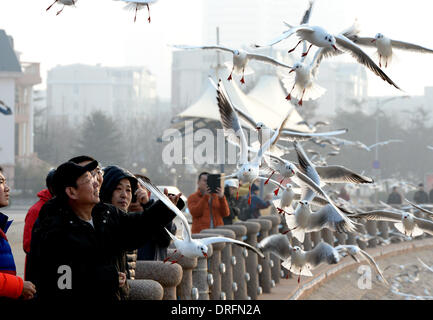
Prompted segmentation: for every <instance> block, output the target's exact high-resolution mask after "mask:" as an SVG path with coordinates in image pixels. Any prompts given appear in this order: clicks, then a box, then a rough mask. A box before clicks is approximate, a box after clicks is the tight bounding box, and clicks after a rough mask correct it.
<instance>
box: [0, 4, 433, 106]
mask: <svg viewBox="0 0 433 320" xmlns="http://www.w3.org/2000/svg"><path fill="white" fill-rule="evenodd" d="M206 1H217V0H183V1H176V0H160V1H158V2H157V3H155V4H154V5H151V8H150V12H151V17H152V22H151V23H150V24H149V23H148V22H147V10H146V9H145V10H141V11H139V12H138V15H137V22H136V23H134V22H133V19H134V12H133V11H126V10H123V7H124V3H123V2H122V1H113V0H91V1H90V0H87V1H86V0H79V1H77V7H76V8H73V7H65V9H64V10H63V12H62V13H61V14H60V15H59V16H56V12H57V11H58V10H59V9H60V8H61V5H58V4H56V5H54V6H53V7H52V8H51V10H49V11H48V12H46V11H45V9H46V8H47V7H48V6H49V5H50V4H51V3H52V2H53V0H46V1H32V0H23V1H16V0H2V1H1V2H0V29H4V30H5V31H6V32H7V34H8V35H11V36H12V37H13V38H14V41H15V49H16V50H17V51H19V52H22V60H23V61H31V62H40V63H41V76H42V79H43V82H44V83H43V84H42V85H39V86H37V87H36V88H45V81H46V72H47V70H49V69H51V68H52V67H55V66H56V65H67V64H73V63H83V64H91V65H95V64H97V63H100V64H102V65H103V66H123V65H140V66H146V67H148V68H149V70H150V71H151V72H152V73H153V74H155V75H156V77H157V91H158V96H159V97H160V98H162V99H168V98H169V97H170V87H171V83H170V81H171V80H170V79H171V61H172V59H171V52H172V49H171V48H170V47H168V44H179V43H184V44H194V45H200V44H205V43H203V40H202V28H201V26H202V24H203V17H202V12H203V8H202V5H203V4H204V3H205V2H206ZM233 2H234V1H233ZM251 2H253V1H251ZM266 2H267V1H266ZM272 2H273V1H269V5H271V4H272ZM290 3H293V10H290V12H288V13H287V19H286V20H287V21H288V22H291V23H293V24H296V23H298V21H299V18H300V17H301V16H302V14H303V11H304V10H305V8H306V7H307V6H308V1H307V0H292V1H290ZM432 8H433V4H432V3H431V1H427V0H414V1H411V2H407V1H403V0H397V1H392V2H390V1H372V0H367V1H362V2H361V1H347V0H346V1H344V0H316V3H315V7H314V11H313V13H312V16H311V20H310V21H311V24H312V25H321V26H324V27H325V28H327V29H328V30H329V31H330V32H338V31H341V30H342V29H345V28H346V27H348V26H349V25H351V24H352V23H353V21H354V19H355V18H358V21H359V24H360V27H361V33H360V35H362V36H374V35H375V34H376V33H378V32H381V33H383V34H385V35H387V36H389V37H391V38H395V39H398V40H403V41H407V42H413V43H416V44H419V45H422V46H426V47H430V48H433V37H431V36H430V30H431V29H433V21H432V19H431V17H430V15H431V12H432V10H431V9H432ZM284 29H285V28H284V25H283V24H282V23H281V31H284ZM274 36H275V34H269V39H271V38H273V37H274ZM258 40H261V39H258ZM221 41H222V43H223V42H224V36H223V35H222V37H221ZM295 42H296V39H295V38H293V39H290V40H288V41H287V42H285V43H284V44H282V47H284V48H286V47H287V48H288V47H290V46H291V45H292V44H293V43H295ZM245 44H249V43H245ZM366 51H367V53H369V54H370V55H371V56H373V52H374V50H373V49H371V50H368V49H367V50H366ZM397 57H398V59H396V60H395V61H393V65H392V66H391V67H390V68H387V69H384V70H385V72H386V73H387V74H388V75H389V76H390V77H391V78H392V79H393V80H394V81H395V82H396V83H397V84H398V85H399V86H400V87H401V88H402V89H404V90H405V91H406V92H407V93H408V94H417V95H421V94H423V88H424V87H425V86H433V77H431V76H430V71H431V70H432V66H433V55H425V54H424V55H423V54H417V53H405V52H402V51H398V52H397ZM343 59H344V61H354V60H353V59H352V58H350V57H345V58H343ZM319 72H320V70H319ZM367 73H368V75H369V94H370V95H392V94H401V92H399V91H398V90H396V89H394V88H392V87H390V86H389V85H387V84H386V83H384V82H383V81H382V80H380V79H379V78H377V77H375V76H372V73H371V72H370V71H368V72H367Z"/></svg>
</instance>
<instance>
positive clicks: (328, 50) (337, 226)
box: [0, 0, 433, 284]
mask: <svg viewBox="0 0 433 320" xmlns="http://www.w3.org/2000/svg"><path fill="white" fill-rule="evenodd" d="M121 1H124V2H126V3H127V4H126V6H125V9H128V10H133V11H135V15H134V22H135V21H136V18H137V11H138V10H141V9H144V8H147V10H148V13H149V17H148V22H149V23H150V22H151V18H150V8H149V5H151V4H153V3H155V2H156V0H121ZM56 3H57V4H60V5H63V7H62V8H61V9H60V10H59V11H58V12H57V15H58V14H60V13H61V12H62V11H63V9H64V7H65V6H75V5H76V3H77V0H55V1H54V2H53V3H52V4H51V5H50V6H49V7H48V8H47V9H46V10H47V11H48V10H50V9H51V7H52V6H53V5H55V4H56ZM313 5H314V1H310V3H309V8H308V9H307V10H306V11H305V13H304V15H303V17H302V19H301V22H300V24H299V25H296V26H293V25H290V24H288V23H285V25H286V26H287V28H288V29H287V30H286V31H284V32H282V33H281V34H280V35H278V36H277V37H275V38H274V39H272V40H270V41H268V42H267V43H265V44H254V45H252V46H251V49H250V50H245V49H240V48H229V47H226V46H221V45H204V46H190V45H174V46H173V47H174V48H176V49H181V50H217V51H222V52H227V53H230V54H232V61H231V62H228V63H226V66H227V67H228V69H229V70H230V74H229V76H228V78H227V81H231V80H232V79H233V75H234V74H235V75H240V76H241V78H240V83H241V84H245V75H246V74H249V73H252V72H254V71H253V70H252V69H251V68H250V67H249V66H248V63H249V62H250V61H252V60H255V61H258V62H261V63H267V64H270V65H273V66H274V67H275V68H276V69H277V70H278V72H277V73H278V74H279V75H280V77H281V78H282V79H281V80H282V83H283V84H284V86H285V88H286V91H287V93H288V94H287V96H286V97H285V99H287V100H289V101H292V100H296V101H297V105H298V106H302V105H303V101H304V100H314V99H317V98H319V97H320V96H321V95H323V93H324V92H325V90H326V89H325V88H323V87H321V86H319V85H318V84H317V83H316V77H317V73H318V70H319V68H320V62H321V61H322V60H323V59H325V58H332V57H334V56H337V55H341V54H349V55H351V56H352V57H353V58H354V59H355V60H356V61H357V62H358V63H360V64H362V65H364V66H365V67H366V68H368V69H369V70H370V71H371V72H373V73H374V74H375V75H377V76H378V77H380V78H381V79H382V80H384V81H385V82H386V83H388V84H389V85H391V86H393V87H395V88H396V89H399V90H401V89H400V87H399V86H398V85H397V84H396V83H395V82H394V81H393V80H392V79H391V78H390V77H389V76H388V75H387V74H386V73H385V72H384V71H383V70H382V69H381V68H382V65H384V66H385V68H386V67H388V65H389V64H390V62H391V61H392V57H393V49H400V50H410V51H415V52H418V53H433V50H431V49H428V48H425V47H422V46H419V45H416V44H411V43H407V42H403V41H399V40H394V39H390V38H387V37H385V36H384V35H383V34H381V33H378V34H377V35H376V36H375V37H374V38H369V37H361V36H359V33H360V30H359V26H358V24H357V22H355V23H354V24H353V25H352V26H351V27H349V28H348V29H346V30H344V31H342V32H341V33H337V34H331V33H329V32H328V31H327V30H326V28H324V27H323V26H318V25H312V24H310V22H309V20H310V17H311V14H312V9H313ZM293 35H296V36H297V37H298V38H299V41H298V42H297V44H296V46H294V47H293V48H291V49H289V50H288V53H289V54H293V53H294V52H295V51H296V49H297V48H298V46H299V45H300V44H303V52H302V54H301V56H300V57H299V59H297V60H296V61H295V62H294V63H293V65H289V64H287V63H284V62H281V61H278V60H277V59H275V58H273V57H270V56H267V55H262V54H257V53H254V51H253V50H255V48H260V47H271V46H274V45H276V44H278V43H283V42H284V41H285V40H287V39H289V38H290V37H292V36H293ZM361 47H375V48H376V49H377V54H378V56H379V61H378V63H379V65H377V64H376V63H375V62H374V60H373V59H372V58H370V56H369V55H368V54H367V53H366V52H364V50H363V49H362V48H361ZM313 48H315V50H316V51H315V54H314V56H313V58H312V59H311V60H310V61H308V60H307V59H308V58H307V57H308V55H309V53H310V51H311V50H312V49H313ZM292 73H294V74H295V75H294V77H293V75H292ZM211 83H212V84H213V86H214V87H215V90H216V100H217V104H218V110H219V113H220V118H221V124H222V127H223V129H224V135H225V137H226V139H227V141H228V142H230V143H232V144H234V145H236V146H238V147H239V148H240V152H239V158H238V161H237V169H236V171H235V172H234V173H232V174H230V175H228V176H226V178H237V179H238V180H239V181H242V182H243V183H247V184H248V185H249V196H248V203H249V204H250V203H251V185H252V184H253V183H254V182H255V181H258V180H262V181H264V183H265V184H268V183H272V184H273V185H275V187H276V189H275V190H274V194H275V197H276V199H275V200H273V204H274V206H275V208H276V210H277V212H278V213H279V214H280V215H282V217H283V218H284V221H285V223H286V225H287V227H288V230H287V231H286V232H285V233H284V234H282V233H281V234H275V235H271V236H268V237H266V238H264V239H263V240H262V241H260V243H259V244H258V245H257V247H254V246H251V245H249V244H248V243H245V242H243V241H238V240H234V239H230V238H226V237H209V238H204V239H193V238H192V235H191V228H190V226H189V223H188V221H187V219H186V218H185V216H184V215H183V213H182V212H181V211H180V210H179V209H178V208H177V207H176V206H175V205H174V204H173V203H172V202H171V201H170V200H169V198H168V197H167V196H166V195H165V194H164V193H162V192H161V191H160V190H159V189H158V188H157V187H156V186H154V185H153V184H152V182H151V181H150V180H148V179H138V181H139V183H140V184H141V185H143V186H144V187H145V188H146V189H147V190H149V191H150V192H152V194H153V195H154V196H155V197H157V198H158V199H159V200H161V201H162V202H163V203H164V204H165V205H166V206H167V207H168V208H169V209H170V210H172V211H173V212H174V213H175V214H176V215H177V216H178V217H179V218H180V220H181V222H182V225H183V231H182V238H178V237H177V236H175V235H173V234H171V233H170V232H169V231H168V230H166V231H167V233H168V234H169V235H170V237H171V238H172V239H173V243H174V245H175V247H176V250H178V251H179V252H180V253H181V257H183V256H185V257H190V258H193V257H202V256H204V257H207V252H208V246H209V245H211V244H212V243H218V242H230V243H232V244H236V245H240V246H243V247H246V248H247V249H249V250H251V251H253V252H254V253H256V254H257V255H259V256H260V257H262V258H264V257H265V255H264V253H265V252H273V253H274V254H276V255H277V256H278V257H279V258H280V259H281V260H282V266H283V267H285V268H286V269H287V270H289V271H290V272H292V273H294V274H297V275H299V277H298V283H299V282H300V278H301V275H302V276H312V271H313V270H314V269H315V268H316V267H318V266H319V265H320V264H322V263H327V264H337V263H339V262H340V261H341V259H342V258H343V257H345V256H350V257H352V258H353V259H355V260H356V261H360V258H362V259H365V260H366V261H367V262H368V263H369V264H370V265H371V266H372V267H373V268H374V269H375V270H376V273H377V274H378V275H379V276H380V278H381V279H382V280H383V283H384V284H388V283H387V280H386V279H385V278H384V276H383V273H382V271H381V270H380V268H379V266H378V265H377V263H376V262H375V261H374V259H373V258H372V257H371V256H370V255H369V254H368V253H367V252H366V251H364V250H362V249H361V248H360V247H359V246H357V245H337V246H335V247H334V246H332V245H330V244H328V243H325V242H320V243H319V244H317V245H316V246H315V247H314V248H313V249H312V250H309V251H305V250H303V249H302V247H301V246H302V243H303V242H304V240H305V235H306V234H308V233H311V232H317V231H320V230H322V229H325V228H326V229H329V230H331V231H334V232H338V233H343V234H353V235H356V239H357V241H358V243H360V242H365V241H369V240H371V239H377V240H379V239H382V240H381V241H382V242H383V243H385V244H386V243H387V242H386V241H385V240H386V239H383V238H381V237H380V236H379V235H376V236H375V235H366V234H363V233H362V232H360V229H362V227H363V225H362V224H360V223H359V221H365V220H376V221H389V222H392V223H394V227H395V229H396V231H397V232H396V233H395V234H392V235H391V233H390V235H391V236H392V237H395V238H396V239H397V238H398V239H400V240H401V239H403V240H407V239H411V238H413V237H418V236H421V235H423V234H424V233H426V234H430V235H433V221H432V220H431V219H430V218H431V217H433V212H432V211H430V210H428V209H426V208H425V207H422V206H419V205H416V204H413V203H411V202H409V201H408V200H406V201H407V202H408V204H409V207H408V208H400V209H397V208H395V207H390V206H387V205H384V207H385V208H383V209H377V210H373V211H363V210H362V209H361V208H359V207H357V206H355V205H354V204H352V203H350V202H348V201H343V200H342V199H336V198H335V196H331V195H330V194H331V193H330V192H331V188H326V187H327V186H329V185H330V186H332V185H334V184H341V183H343V184H348V185H349V186H350V185H351V186H355V187H356V186H359V185H373V184H374V181H373V179H372V178H370V177H368V176H365V175H363V173H357V172H355V171H353V170H351V169H349V168H346V167H343V166H339V165H327V164H326V163H323V162H322V163H318V162H313V160H314V159H313V157H316V156H320V154H319V153H317V154H316V155H314V156H313V157H312V158H310V157H309V156H308V152H305V150H304V148H303V145H302V142H305V141H311V142H313V143H315V144H317V145H321V146H325V145H329V146H331V147H333V148H334V151H333V152H332V153H329V154H328V155H329V156H331V155H336V154H338V152H339V151H340V149H341V147H342V146H353V147H357V148H360V149H364V150H366V151H371V150H372V149H373V148H377V147H379V146H383V145H387V144H390V143H397V142H402V140H396V139H391V140H387V141H381V142H378V143H375V144H373V145H370V146H367V145H365V144H364V143H362V142H360V141H349V140H345V139H342V138H337V137H336V136H337V135H342V134H345V133H346V132H347V131H348V130H347V129H345V128H343V129H335V130H331V131H325V132H316V130H317V129H318V128H319V127H321V126H329V125H330V124H329V123H327V122H323V121H319V122H316V123H314V124H310V123H308V122H307V121H305V122H299V123H298V124H305V125H306V126H308V127H309V128H310V129H311V130H313V131H315V132H300V131H295V130H288V129H286V128H285V127H286V124H287V121H288V118H289V115H290V112H289V111H288V112H287V114H286V115H285V116H284V118H282V119H280V121H279V123H280V124H279V126H278V127H276V128H270V127H268V126H267V125H266V124H265V123H263V122H261V121H259V120H260V119H259V118H255V117H258V116H259V115H250V114H248V113H247V112H245V111H244V110H247V108H242V106H239V105H235V104H234V103H233V102H232V100H231V98H230V96H229V94H228V92H227V90H226V89H225V85H224V83H223V81H222V80H221V79H219V81H218V83H214V82H213V81H212V80H211ZM282 98H283V97H282ZM0 106H4V107H7V106H6V105H5V104H4V103H2V102H1V101H0ZM288 110H289V108H288ZM0 111H2V112H3V109H0ZM3 113H4V112H3ZM246 128H249V129H250V130H251V129H252V130H257V133H258V136H259V139H258V140H259V147H255V146H252V145H249V144H248V142H247V139H246V133H245V132H244V131H245V130H246ZM283 141H284V142H286V143H287V142H289V143H293V148H291V150H294V151H295V154H296V159H297V162H293V161H289V160H287V159H284V158H283V157H284V156H285V155H286V154H287V151H288V150H289V148H282V147H281V143H282V142H283ZM427 148H429V149H432V150H433V147H431V146H428V147H427ZM274 175H275V176H278V177H279V178H275V179H276V180H275V179H273V178H274ZM277 180H278V181H277ZM285 181H286V182H285ZM287 181H290V183H287ZM414 212H416V214H415V213H414ZM420 215H423V217H420ZM295 239H296V240H297V241H298V242H299V243H301V245H300V246H299V245H298V246H297V245H294V244H293V241H294V240H295ZM291 241H292V243H291ZM387 241H390V240H387ZM174 262H176V261H173V262H172V263H174ZM430 270H431V269H430Z"/></svg>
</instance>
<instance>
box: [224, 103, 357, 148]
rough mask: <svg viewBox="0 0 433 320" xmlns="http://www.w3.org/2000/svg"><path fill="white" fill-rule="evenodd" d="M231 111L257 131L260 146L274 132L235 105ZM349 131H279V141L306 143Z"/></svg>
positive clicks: (345, 129) (344, 129)
mask: <svg viewBox="0 0 433 320" xmlns="http://www.w3.org/2000/svg"><path fill="white" fill-rule="evenodd" d="M232 106H233V109H235V111H236V112H237V113H238V115H239V116H240V118H241V119H243V120H244V121H245V122H246V123H247V124H248V125H249V126H250V127H251V128H255V129H257V132H258V134H259V137H258V139H259V141H260V142H261V144H263V143H264V141H263V136H267V137H268V138H269V137H271V136H272V135H273V134H274V132H275V130H274V129H271V128H269V127H268V126H266V124H264V123H263V122H261V121H256V120H255V119H254V118H253V117H252V116H251V115H249V114H248V113H246V112H244V111H242V110H241V109H240V108H238V107H237V106H235V105H232ZM348 131H349V130H348V129H347V128H343V129H336V130H334V131H328V132H301V131H295V130H288V129H281V130H280V140H284V141H307V140H310V139H312V138H315V137H329V136H335V135H340V134H344V133H347V132H348Z"/></svg>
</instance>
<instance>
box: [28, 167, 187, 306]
mask: <svg viewBox="0 0 433 320" xmlns="http://www.w3.org/2000/svg"><path fill="white" fill-rule="evenodd" d="M97 166H98V163H97V161H92V162H91V163H89V164H87V165H85V166H80V165H77V164H75V163H73V162H66V163H64V164H61V165H60V166H59V167H58V168H57V169H56V174H55V176H54V187H55V193H56V198H55V199H52V200H50V201H48V202H47V203H46V204H45V205H44V206H43V207H42V209H41V212H40V215H39V219H40V221H39V223H38V225H37V226H35V227H34V229H33V236H32V244H31V250H30V256H31V264H30V267H31V268H32V272H31V275H32V278H33V279H32V280H34V281H35V282H36V283H37V286H38V289H39V290H38V298H41V299H71V298H72V299H80V300H86V299H92V300H94V299H103V300H117V299H118V297H119V287H120V286H122V285H123V283H124V279H122V278H119V272H118V270H117V268H116V261H117V258H118V256H119V254H120V253H121V252H122V251H123V250H133V249H136V248H138V247H140V246H142V245H143V244H144V243H145V242H146V241H147V239H148V235H149V234H150V233H151V230H152V228H154V226H155V225H165V224H167V223H168V222H169V221H171V220H172V219H173V218H174V216H175V215H174V213H173V212H171V211H170V210H169V209H168V208H167V207H166V206H165V205H164V204H163V203H162V202H160V201H157V202H155V203H154V205H152V206H151V207H149V208H148V209H147V210H145V211H144V212H140V213H133V214H131V213H129V214H126V213H125V212H123V211H121V210H119V209H117V208H116V207H114V206H112V205H109V204H105V203H102V202H100V201H99V184H98V182H97V180H96V178H95V173H94V169H95V168H96V167H97ZM92 172H93V174H92ZM179 196H180V195H177V196H171V197H170V199H171V201H172V202H173V203H175V204H176V203H177V201H178V199H179Z"/></svg>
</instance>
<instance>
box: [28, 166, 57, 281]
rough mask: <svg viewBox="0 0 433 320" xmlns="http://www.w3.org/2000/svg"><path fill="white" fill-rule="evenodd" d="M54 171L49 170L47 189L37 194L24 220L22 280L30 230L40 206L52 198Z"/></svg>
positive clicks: (30, 236)
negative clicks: (24, 256) (24, 254)
mask: <svg viewBox="0 0 433 320" xmlns="http://www.w3.org/2000/svg"><path fill="white" fill-rule="evenodd" d="M54 172H56V169H51V170H50V171H49V172H48V174H47V177H46V179H45V183H46V186H47V189H43V190H41V191H39V192H38V194H37V196H38V197H39V200H38V202H36V203H35V204H34V205H33V206H31V207H30V209H29V211H28V212H27V214H26V218H25V219H24V233H23V250H24V252H25V253H26V262H25V266H24V279H27V276H26V266H27V255H28V254H29V252H30V243H31V242H32V230H33V225H34V224H35V221H36V219H37V218H38V217H39V211H41V208H42V206H43V205H44V204H45V203H46V202H47V201H48V200H50V199H51V198H52V197H53V194H54V192H53V188H52V183H53V176H54Z"/></svg>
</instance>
